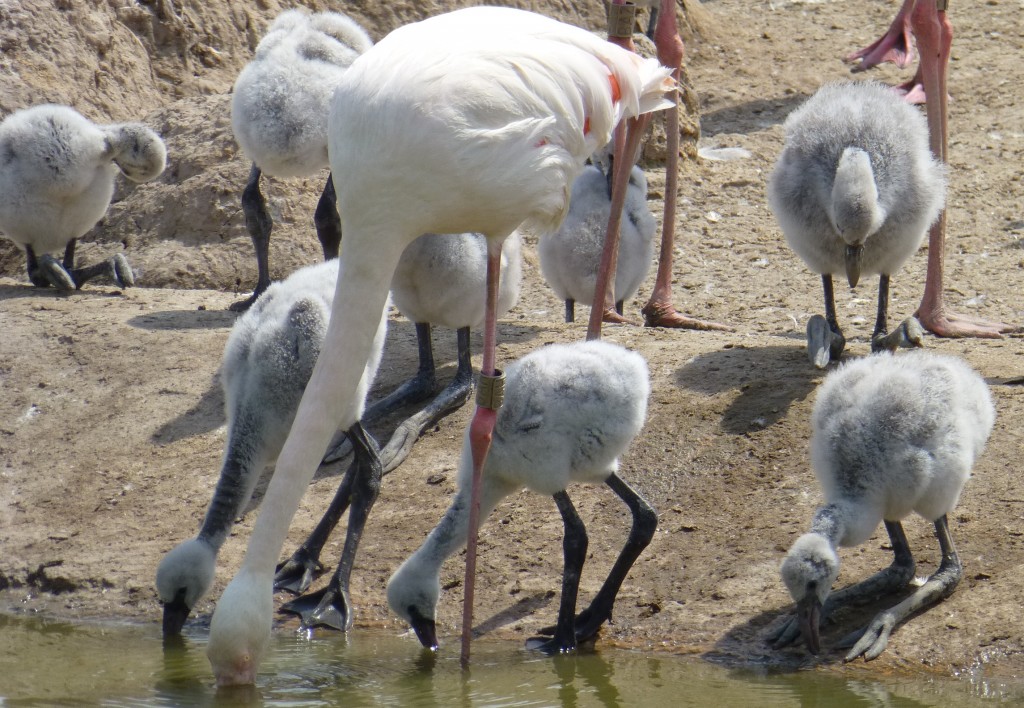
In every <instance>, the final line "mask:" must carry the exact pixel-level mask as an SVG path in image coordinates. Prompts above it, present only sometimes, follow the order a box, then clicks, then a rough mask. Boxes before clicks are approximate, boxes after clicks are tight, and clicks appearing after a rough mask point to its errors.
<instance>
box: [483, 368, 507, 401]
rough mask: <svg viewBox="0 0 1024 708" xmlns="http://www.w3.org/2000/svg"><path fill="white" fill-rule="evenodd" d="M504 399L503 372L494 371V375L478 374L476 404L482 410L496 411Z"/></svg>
mask: <svg viewBox="0 0 1024 708" xmlns="http://www.w3.org/2000/svg"><path fill="white" fill-rule="evenodd" d="M504 398H505V372H504V371H502V370H501V369H495V370H494V374H493V375H490V376H488V375H487V374H483V373H482V374H480V376H479V377H478V378H477V385H476V404H477V405H478V406H481V407H482V408H490V409H491V410H498V409H499V408H501V402H502V400H503V399H504Z"/></svg>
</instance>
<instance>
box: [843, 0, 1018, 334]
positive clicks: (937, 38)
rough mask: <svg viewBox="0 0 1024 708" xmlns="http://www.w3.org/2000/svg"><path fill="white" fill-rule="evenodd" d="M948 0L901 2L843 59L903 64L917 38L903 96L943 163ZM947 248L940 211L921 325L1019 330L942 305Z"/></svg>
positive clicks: (950, 330)
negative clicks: (874, 37)
mask: <svg viewBox="0 0 1024 708" xmlns="http://www.w3.org/2000/svg"><path fill="white" fill-rule="evenodd" d="M947 5H948V0H903V5H902V6H901V7H900V10H899V12H898V13H897V15H896V19H895V20H893V23H892V26H891V27H890V28H889V31H888V32H886V34H885V35H884V36H883V37H882V38H881V39H879V40H878V41H877V42H875V43H874V44H872V45H871V46H869V47H867V48H866V49H863V50H861V51H859V52H855V53H854V54H851V55H850V56H849V57H847V60H848V61H859V64H858V65H857V66H856V67H854V71H860V70H864V69H869V68H871V67H872V66H875V65H876V64H878V63H880V62H882V61H895V62H897V63H898V64H899V65H900V66H905V65H906V63H907V62H908V61H909V58H908V56H907V55H908V53H909V38H908V35H907V31H908V28H909V30H910V31H911V32H913V35H914V38H915V39H916V40H917V50H918V53H919V54H920V55H921V62H920V64H919V66H918V70H917V74H916V75H915V77H914V78H913V79H912V80H911V81H910V82H909V84H911V86H909V87H908V85H906V84H905V85H904V86H902V87H900V88H902V89H905V90H907V91H908V93H907V98H908V100H917V99H920V98H921V92H922V91H923V93H924V103H925V105H926V107H927V111H928V134H929V138H930V140H929V143H930V147H931V150H932V153H933V154H934V155H935V157H936V159H939V160H942V162H944V163H946V164H948V163H949V160H948V159H947V150H948V146H949V123H948V121H947V116H948V114H949V110H948V105H947V103H948V99H949V95H948V93H947V89H946V76H947V72H948V69H949V53H950V47H951V46H952V44H953V26H952V24H951V23H950V21H949V17H948V16H947V13H946V7H947ZM945 248H946V212H945V211H943V212H942V213H941V214H940V215H939V218H938V220H937V221H936V222H935V223H934V224H933V225H932V228H931V230H929V232H928V272H927V274H926V276H925V284H924V295H923V296H922V298H921V304H920V305H919V306H918V308H917V318H918V320H920V321H921V324H922V325H923V326H924V328H925V329H927V330H929V331H930V332H933V333H934V334H937V335H938V336H940V337H982V338H986V339H992V338H997V337H1001V336H1002V334H1003V333H1006V332H1013V331H1018V330H1019V329H1020V328H1019V327H1017V326H1014V325H1009V324H1005V323H1003V322H990V321H987V320H983V319H980V318H976V317H968V316H965V315H959V314H955V313H953V312H950V311H948V310H947V309H946V305H945V301H944V298H943V292H942V272H943V260H944V257H945Z"/></svg>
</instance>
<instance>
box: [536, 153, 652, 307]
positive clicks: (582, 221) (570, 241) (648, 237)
mask: <svg viewBox="0 0 1024 708" xmlns="http://www.w3.org/2000/svg"><path fill="white" fill-rule="evenodd" d="M611 208H612V199H611V170H610V169H609V171H608V173H607V174H606V173H605V171H603V170H602V169H601V167H599V166H597V165H596V164H595V165H589V166H587V167H586V168H585V169H584V170H583V172H582V173H581V174H580V176H579V177H577V178H576V181H575V182H574V183H573V185H572V196H571V197H570V198H569V213H568V214H567V215H566V217H565V221H563V222H562V225H561V226H560V227H559V228H558V230H556V231H554V232H552V233H548V234H544V235H543V236H541V238H540V242H539V245H538V249H537V251H538V255H539V256H540V270H541V273H542V274H543V275H544V279H545V280H546V281H547V282H548V285H550V286H551V289H552V290H554V291H555V294H556V295H558V297H560V298H561V299H562V300H564V301H565V321H566V322H572V321H573V320H574V319H575V310H576V303H577V302H582V303H583V304H585V305H590V306H593V303H594V289H595V287H596V286H597V272H598V268H599V266H600V263H601V253H602V250H603V248H604V239H605V233H606V231H607V228H608V217H609V215H610V214H611ZM623 217H624V218H623V219H622V224H621V227H620V232H619V254H618V261H617V267H616V269H615V288H614V293H615V294H614V300H615V311H616V312H617V313H618V314H620V315H621V314H622V306H623V302H624V301H625V300H626V299H627V298H631V297H633V296H634V295H636V292H637V290H639V289H640V285H641V284H642V283H643V281H644V278H646V277H647V274H648V272H650V270H651V259H652V257H653V256H654V229H655V226H656V224H655V221H654V215H653V214H651V210H650V209H649V208H648V207H647V177H646V176H645V175H644V171H643V170H642V169H640V168H639V167H637V166H635V165H634V166H633V169H632V171H631V172H630V175H629V187H628V188H627V190H626V201H625V205H624V206H623ZM601 306H602V307H603V306H604V303H603V301H602V303H601Z"/></svg>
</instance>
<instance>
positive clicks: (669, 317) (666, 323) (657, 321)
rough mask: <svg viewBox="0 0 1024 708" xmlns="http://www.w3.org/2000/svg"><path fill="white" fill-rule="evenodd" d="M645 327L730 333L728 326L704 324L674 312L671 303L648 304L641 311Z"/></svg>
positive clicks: (715, 323) (730, 328)
mask: <svg viewBox="0 0 1024 708" xmlns="http://www.w3.org/2000/svg"><path fill="white" fill-rule="evenodd" d="M641 313H642V314H643V316H644V326H645V327H665V328H671V329H696V330H701V331H705V332H707V331H718V332H732V331H733V328H732V327H730V326H729V325H724V324H719V323H718V322H706V321H704V320H699V319H697V318H696V317H689V316H687V315H683V314H680V313H679V312H677V311H676V309H675V307H674V306H673V305H672V303H661V302H653V301H652V302H649V303H647V304H646V305H644V309H643V310H641Z"/></svg>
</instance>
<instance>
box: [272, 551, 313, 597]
mask: <svg viewBox="0 0 1024 708" xmlns="http://www.w3.org/2000/svg"><path fill="white" fill-rule="evenodd" d="M323 572H324V567H323V565H321V563H320V561H318V560H317V559H315V558H311V557H310V556H309V555H308V554H307V553H306V552H305V551H304V550H303V549H301V548H300V549H299V550H297V551H295V554H294V555H292V557H291V558H289V559H288V560H286V561H285V562H284V563H281V564H280V565H278V566H277V572H276V573H275V574H274V590H275V591H278V590H286V591H288V592H290V593H293V594H295V595H299V594H301V593H304V592H306V589H307V588H308V587H309V586H310V583H312V582H313V579H314V578H315V577H317V576H319V575H320V574H321V573H323Z"/></svg>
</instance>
